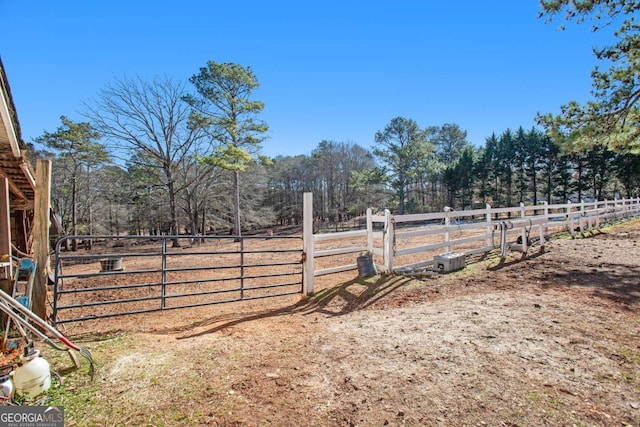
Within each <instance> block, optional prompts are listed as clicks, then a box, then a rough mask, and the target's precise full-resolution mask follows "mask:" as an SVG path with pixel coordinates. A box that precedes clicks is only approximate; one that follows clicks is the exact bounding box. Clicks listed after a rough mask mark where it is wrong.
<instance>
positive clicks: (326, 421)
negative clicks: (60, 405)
mask: <svg viewBox="0 0 640 427" xmlns="http://www.w3.org/2000/svg"><path fill="white" fill-rule="evenodd" d="M639 240H640V220H636V221H631V222H628V223H626V224H622V225H618V226H616V227H613V228H609V229H606V230H604V231H603V232H602V233H601V234H597V235H595V236H592V237H587V238H583V239H576V240H572V239H568V238H556V239H554V240H552V241H551V242H550V243H548V244H547V246H546V250H545V251H544V252H539V249H538V248H533V249H532V252H531V253H530V254H529V255H530V256H529V258H528V259H526V260H521V258H520V257H519V256H517V255H514V257H513V258H510V259H508V260H507V262H506V263H501V262H500V260H499V259H498V258H497V257H495V256H490V257H488V258H486V259H476V260H475V262H474V263H470V264H469V265H468V266H467V268H465V269H464V270H462V271H460V272H457V273H454V274H449V275H440V276H437V277H433V276H428V277H422V278H415V277H414V278H411V277H398V276H391V277H380V276H375V277H372V278H369V279H366V280H351V281H349V282H347V283H344V284H341V285H339V286H336V287H329V288H326V289H323V290H321V291H319V292H318V293H317V294H316V295H315V296H314V297H312V298H309V299H305V300H302V301H300V300H299V298H298V297H285V298H281V299H278V300H275V299H274V300H260V301H252V302H242V303H237V304H233V305H225V306H222V305H219V306H210V307H204V308H198V309H191V310H174V311H169V312H163V313H161V314H155V315H139V316H129V317H122V318H117V319H105V320H103V321H100V322H98V321H96V322H94V323H91V322H83V323H79V324H70V325H69V326H68V327H67V329H66V330H65V331H66V332H67V333H68V334H69V335H70V336H71V337H72V338H73V339H75V340H77V341H80V342H81V343H82V344H83V345H85V346H87V347H88V348H89V349H90V350H91V352H92V353H93V355H94V358H95V359H96V360H97V361H98V364H99V370H98V376H97V378H96V380H95V382H94V383H93V384H91V385H89V384H86V383H80V384H79V385H77V386H76V388H77V389H78V390H81V389H83V388H84V390H82V393H84V395H86V396H87V397H86V402H85V403H84V404H83V405H78V406H77V407H70V408H66V416H67V421H68V423H67V424H68V425H77V426H89V425H96V426H123V425H133V426H141V425H149V426H151V425H153V426H160V425H166V426H189V425H194V426H206V425H210V426H294V425H295V426H303V425H304V426H386V425H389V426H484V425H487V426H546V425H553V426H564V425H566V426H574V425H575V426H627V425H631V426H638V425H640V341H639V340H638V338H639V336H640V314H639V313H638V306H639V303H640V283H639V273H640V257H639V256H638V255H639V253H638V246H637V245H638V241H639ZM350 278H351V279H353V274H352V275H351V277H350Z"/></svg>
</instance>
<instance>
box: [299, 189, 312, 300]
mask: <svg viewBox="0 0 640 427" xmlns="http://www.w3.org/2000/svg"><path fill="white" fill-rule="evenodd" d="M302 246H303V249H302V295H305V296H306V295H312V294H313V279H314V268H315V266H314V260H313V257H314V249H315V247H314V241H313V193H304V196H303V202H302Z"/></svg>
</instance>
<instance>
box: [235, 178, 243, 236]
mask: <svg viewBox="0 0 640 427" xmlns="http://www.w3.org/2000/svg"><path fill="white" fill-rule="evenodd" d="M233 193H234V194H233V195H234V198H233V203H234V206H233V208H234V222H235V223H234V225H233V234H235V235H236V236H241V235H242V234H241V233H242V230H241V229H240V171H237V170H234V171H233Z"/></svg>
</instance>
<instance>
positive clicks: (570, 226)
mask: <svg viewBox="0 0 640 427" xmlns="http://www.w3.org/2000/svg"><path fill="white" fill-rule="evenodd" d="M566 215H567V222H568V225H567V228H568V229H569V233H571V237H573V236H574V234H575V230H574V229H573V214H572V213H571V200H569V202H568V203H567V212H566Z"/></svg>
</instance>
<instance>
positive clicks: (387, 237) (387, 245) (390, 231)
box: [382, 209, 395, 274]
mask: <svg viewBox="0 0 640 427" xmlns="http://www.w3.org/2000/svg"><path fill="white" fill-rule="evenodd" d="M394 240H395V227H394V226H393V221H392V217H391V212H389V210H388V209H385V210H384V230H383V232H382V241H383V243H382V244H383V248H382V253H383V262H384V272H385V273H387V274H390V273H391V272H392V271H393V241H394Z"/></svg>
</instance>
